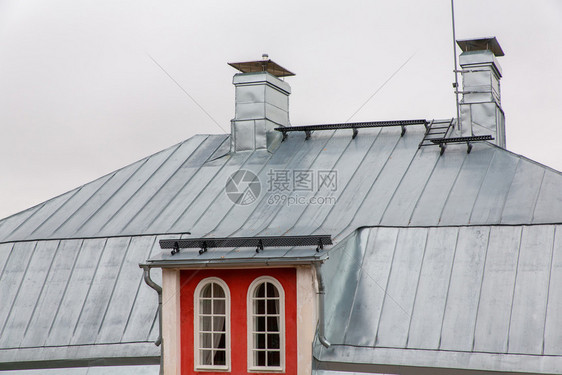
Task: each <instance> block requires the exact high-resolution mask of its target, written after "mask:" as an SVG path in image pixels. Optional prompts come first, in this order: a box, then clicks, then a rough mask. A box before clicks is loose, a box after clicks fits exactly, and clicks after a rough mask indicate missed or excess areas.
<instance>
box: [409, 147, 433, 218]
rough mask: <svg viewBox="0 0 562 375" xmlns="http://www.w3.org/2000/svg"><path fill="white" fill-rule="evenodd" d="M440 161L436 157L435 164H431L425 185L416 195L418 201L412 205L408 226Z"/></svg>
mask: <svg viewBox="0 0 562 375" xmlns="http://www.w3.org/2000/svg"><path fill="white" fill-rule="evenodd" d="M440 161H441V158H440V157H438V158H437V160H435V163H434V164H433V168H432V169H431V172H430V173H429V175H428V176H427V179H426V180H425V184H424V185H423V188H422V189H421V192H420V194H419V195H418V199H416V203H415V204H414V207H413V208H412V211H411V212H410V217H408V225H410V223H411V222H412V218H413V217H414V214H415V212H416V209H417V208H418V204H419V203H420V200H421V199H422V197H423V196H424V193H425V189H426V188H427V185H428V184H429V181H430V180H431V177H433V174H434V173H435V169H436V168H437V164H439V162H440Z"/></svg>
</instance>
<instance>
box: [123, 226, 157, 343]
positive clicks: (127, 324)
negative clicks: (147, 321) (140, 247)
mask: <svg viewBox="0 0 562 375" xmlns="http://www.w3.org/2000/svg"><path fill="white" fill-rule="evenodd" d="M131 242H132V240H131ZM155 243H156V236H154V237H153V239H152V243H151V244H150V245H149V246H147V247H148V251H147V254H146V255H145V258H147V257H150V253H151V251H152V249H153V248H154V244H155ZM143 282H144V280H143V278H142V277H140V278H139V282H138V286H137V291H136V293H135V298H134V299H133V304H132V305H131V309H130V310H129V315H128V316H127V321H126V322H125V326H124V328H123V333H122V334H121V338H120V339H119V341H120V342H123V337H124V336H125V332H127V328H128V327H129V322H130V321H131V315H132V314H133V310H134V309H135V306H136V303H137V298H138V296H139V292H140V289H141V287H142V284H143ZM149 333H150V331H149Z"/></svg>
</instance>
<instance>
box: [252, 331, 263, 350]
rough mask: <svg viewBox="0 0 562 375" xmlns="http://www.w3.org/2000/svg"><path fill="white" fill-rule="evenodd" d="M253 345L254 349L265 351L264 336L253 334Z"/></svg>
mask: <svg viewBox="0 0 562 375" xmlns="http://www.w3.org/2000/svg"><path fill="white" fill-rule="evenodd" d="M254 340H255V341H254V344H255V348H256V349H265V334H264V333H257V334H254Z"/></svg>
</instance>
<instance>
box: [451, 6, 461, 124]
mask: <svg viewBox="0 0 562 375" xmlns="http://www.w3.org/2000/svg"><path fill="white" fill-rule="evenodd" d="M453 1H454V0H451V19H452V22H453V57H454V60H455V69H454V72H455V98H456V104H457V129H458V130H459V131H460V130H461V111H460V109H459V77H458V70H457V36H456V35H455V5H454V3H453Z"/></svg>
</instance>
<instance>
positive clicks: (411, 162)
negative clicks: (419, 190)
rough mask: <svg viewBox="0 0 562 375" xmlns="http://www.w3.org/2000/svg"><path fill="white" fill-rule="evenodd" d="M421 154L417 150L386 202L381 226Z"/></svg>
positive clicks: (380, 221)
mask: <svg viewBox="0 0 562 375" xmlns="http://www.w3.org/2000/svg"><path fill="white" fill-rule="evenodd" d="M419 153H420V149H419V148H418V149H417V150H416V152H415V153H414V155H413V156H412V157H411V158H410V161H409V162H408V166H407V167H406V169H405V170H404V172H403V173H402V176H400V181H398V184H396V187H395V188H394V191H393V192H392V195H391V196H390V198H388V200H387V202H386V206H385V207H384V210H383V211H382V214H381V216H380V218H379V224H380V223H382V221H383V219H384V216H385V215H386V211H387V210H388V207H390V204H391V202H392V200H393V199H394V197H395V196H396V192H397V191H398V189H400V185H402V182H403V181H404V178H406V175H407V174H408V171H409V170H410V168H411V167H412V164H413V163H414V159H415V158H416V156H417V155H418V154H419Z"/></svg>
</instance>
